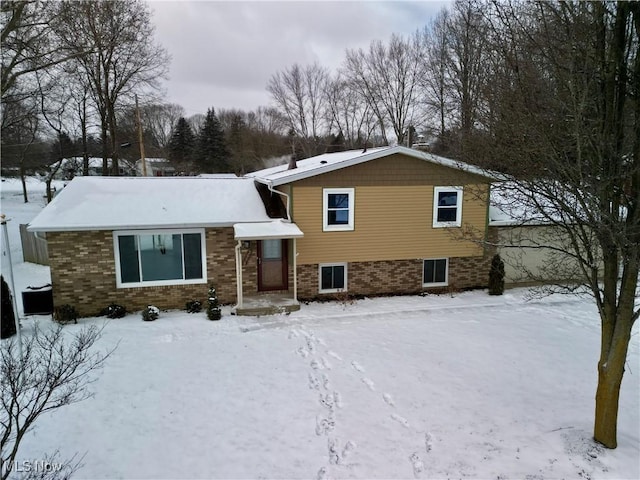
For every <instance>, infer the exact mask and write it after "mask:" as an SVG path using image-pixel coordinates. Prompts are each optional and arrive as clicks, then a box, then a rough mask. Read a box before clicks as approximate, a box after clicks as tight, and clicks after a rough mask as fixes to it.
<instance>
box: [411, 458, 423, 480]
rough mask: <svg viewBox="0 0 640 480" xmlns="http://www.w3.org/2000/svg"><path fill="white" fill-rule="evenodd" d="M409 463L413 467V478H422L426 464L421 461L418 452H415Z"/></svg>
mask: <svg viewBox="0 0 640 480" xmlns="http://www.w3.org/2000/svg"><path fill="white" fill-rule="evenodd" d="M409 461H410V462H411V466H412V467H413V476H414V477H415V478H420V474H421V473H422V471H423V470H424V463H422V460H420V457H419V456H418V454H417V453H416V452H413V453H412V454H411V456H410V457H409Z"/></svg>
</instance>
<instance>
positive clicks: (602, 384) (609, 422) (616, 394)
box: [593, 333, 630, 448]
mask: <svg viewBox="0 0 640 480" xmlns="http://www.w3.org/2000/svg"><path fill="white" fill-rule="evenodd" d="M616 337H619V338H616ZM629 338H630V334H629V333H626V334H622V335H614V338H613V339H612V344H611V350H610V351H609V355H608V357H607V359H606V361H605V362H602V361H601V362H600V363H599V364H598V389H597V390H596V417H595V424H594V435H593V438H594V440H595V441H597V442H599V443H601V444H602V445H604V446H605V447H607V448H616V447H617V446H618V442H617V425H618V401H619V399H620V385H621V384H622V376H623V375H624V364H625V361H626V359H627V346H628V345H629Z"/></svg>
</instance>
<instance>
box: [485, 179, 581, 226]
mask: <svg viewBox="0 0 640 480" xmlns="http://www.w3.org/2000/svg"><path fill="white" fill-rule="evenodd" d="M544 190H546V191H547V193H546V194H544V195H543V194H540V193H539V190H537V189H535V188H528V186H527V184H526V183H523V182H510V181H506V182H500V183H494V184H493V185H492V186H491V194H490V203H489V225H490V226H492V227H509V226H536V225H551V224H553V223H555V222H563V223H565V222H567V221H568V222H572V221H574V220H575V218H576V217H579V216H580V212H581V211H582V207H581V206H580V204H579V202H577V201H576V198H575V196H573V195H572V194H571V193H569V192H567V191H566V189H565V188H563V187H562V185H561V184H559V183H556V182H551V183H548V186H547V187H545V189H544ZM548 195H552V196H557V197H558V198H560V197H562V198H563V199H564V200H563V201H564V202H565V204H566V205H573V208H572V210H573V211H574V212H575V213H574V214H572V215H570V218H569V219H567V218H564V217H566V215H565V213H564V212H563V211H562V208H558V205H557V204H556V203H555V202H553V201H552V200H551V199H550V197H549V196H548Z"/></svg>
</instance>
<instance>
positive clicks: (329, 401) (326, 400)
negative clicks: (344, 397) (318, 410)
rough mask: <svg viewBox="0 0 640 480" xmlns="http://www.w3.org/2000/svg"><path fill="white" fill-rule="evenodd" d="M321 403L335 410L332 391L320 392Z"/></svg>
mask: <svg viewBox="0 0 640 480" xmlns="http://www.w3.org/2000/svg"><path fill="white" fill-rule="evenodd" d="M320 405H322V406H323V407H325V408H328V409H329V410H330V411H333V406H334V405H335V400H334V399H333V395H331V394H330V393H327V394H326V395H323V394H320Z"/></svg>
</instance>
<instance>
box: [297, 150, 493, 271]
mask: <svg viewBox="0 0 640 480" xmlns="http://www.w3.org/2000/svg"><path fill="white" fill-rule="evenodd" d="M421 163H422V167H423V168H425V167H429V168H430V166H426V165H424V162H421ZM358 167H359V166H358ZM351 168H356V167H351ZM425 169H426V168H425ZM349 170H351V169H345V170H344V172H346V174H345V175H344V178H348V177H349V176H350V175H349V174H348V171H349ZM446 170H448V172H447V176H446V177H443V176H441V175H438V177H439V179H440V180H441V182H438V183H435V184H427V185H424V184H423V185H378V186H368V185H366V184H367V183H369V182H368V181H364V182H362V177H359V178H358V179H356V178H353V179H352V181H353V183H350V181H344V182H343V181H340V182H322V183H323V186H324V187H325V188H328V187H354V188H355V224H354V230H353V231H347V232H323V231H322V195H323V194H322V189H323V187H322V186H307V184H308V183H310V182H308V181H304V182H303V181H301V182H296V183H294V184H293V189H292V193H293V195H292V196H293V198H294V201H293V209H292V213H293V220H294V221H295V222H296V224H297V225H298V226H299V227H300V228H301V229H302V231H303V232H304V238H302V239H300V240H298V263H299V264H301V265H302V264H313V263H324V262H347V261H348V262H359V261H380V260H400V259H416V258H439V257H468V256H478V255H482V253H483V252H482V248H481V247H480V246H478V245H477V244H475V243H472V242H469V241H465V240H462V239H460V238H459V237H460V235H461V233H462V229H461V228H451V229H449V228H433V188H434V185H441V186H450V185H463V184H462V183H461V182H460V178H458V179H456V178H455V175H452V174H451V172H452V170H451V169H446ZM454 172H455V171H454ZM336 173H338V174H339V172H332V173H330V174H326V175H323V176H319V177H316V178H317V179H320V178H321V177H325V176H327V175H334V174H336ZM441 173H442V172H441ZM462 177H463V178H465V177H467V178H466V179H467V180H468V179H469V178H468V176H467V175H466V174H464V175H463V176H462ZM341 178H342V177H341ZM478 178H480V177H478ZM308 180H313V179H308ZM336 180H337V179H336ZM388 180H390V181H389V182H387V183H396V182H394V181H393V178H389V179H388ZM456 180H458V181H456ZM476 180H477V179H476ZM423 181H424V179H423ZM362 183H365V185H362ZM487 189H488V187H487V186H486V185H477V184H476V185H464V194H463V207H462V225H463V227H465V226H468V225H471V226H473V228H474V230H476V231H479V232H484V231H485V226H486V215H487V207H486V202H487V191H488V190H487Z"/></svg>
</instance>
